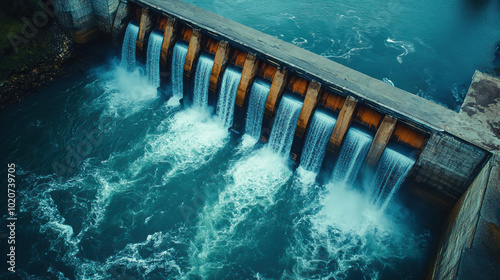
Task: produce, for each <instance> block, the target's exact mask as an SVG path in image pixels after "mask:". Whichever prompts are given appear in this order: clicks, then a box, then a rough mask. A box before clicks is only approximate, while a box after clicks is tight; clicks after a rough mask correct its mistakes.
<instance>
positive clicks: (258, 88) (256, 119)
mask: <svg viewBox="0 0 500 280" xmlns="http://www.w3.org/2000/svg"><path fill="white" fill-rule="evenodd" d="M270 89H271V85H270V84H269V83H268V82H266V81H264V80H262V79H256V80H255V82H254V83H253V85H252V90H251V92H250V101H249V103H248V109H247V118H246V122H245V133H247V134H249V135H250V136H252V137H253V138H255V139H259V138H260V133H261V128H262V118H263V116H264V108H265V106H266V99H267V95H268V94H269V90H270Z"/></svg>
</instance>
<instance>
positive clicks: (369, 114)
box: [356, 106, 384, 129]
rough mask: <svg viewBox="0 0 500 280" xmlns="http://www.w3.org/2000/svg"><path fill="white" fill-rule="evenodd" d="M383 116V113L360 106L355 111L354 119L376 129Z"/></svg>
mask: <svg viewBox="0 0 500 280" xmlns="http://www.w3.org/2000/svg"><path fill="white" fill-rule="evenodd" d="M383 118H384V115H382V114H380V113H379V112H376V111H374V110H372V109H370V108H368V107H365V106H360V107H359V109H358V111H357V112H356V119H357V120H358V121H360V122H362V123H364V124H366V125H368V126H369V127H370V128H375V129H377V128H378V126H379V125H380V122H381V121H382V119H383Z"/></svg>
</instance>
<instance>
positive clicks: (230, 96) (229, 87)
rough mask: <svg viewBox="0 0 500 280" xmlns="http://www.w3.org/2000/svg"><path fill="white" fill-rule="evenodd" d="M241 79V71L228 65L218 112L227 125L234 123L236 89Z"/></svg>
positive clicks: (218, 115)
mask: <svg viewBox="0 0 500 280" xmlns="http://www.w3.org/2000/svg"><path fill="white" fill-rule="evenodd" d="M240 79H241V72H240V71H239V70H236V69H234V68H232V67H228V68H227V69H226V71H225V72H224V76H223V78H222V85H221V89H220V92H219V99H218V101H217V108H216V111H215V112H216V114H217V117H218V118H219V121H220V122H221V123H222V124H223V125H224V126H225V127H230V126H231V125H233V119H234V101H235V100H236V91H237V90H238V85H239V83H240Z"/></svg>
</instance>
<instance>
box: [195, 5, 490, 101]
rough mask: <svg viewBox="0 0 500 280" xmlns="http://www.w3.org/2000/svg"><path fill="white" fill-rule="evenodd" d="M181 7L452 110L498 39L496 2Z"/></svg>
mask: <svg viewBox="0 0 500 280" xmlns="http://www.w3.org/2000/svg"><path fill="white" fill-rule="evenodd" d="M187 2H189V3H191V4H194V5H197V6H199V7H201V8H204V9H207V10H209V11H212V12H214V13H217V14H219V15H221V16H224V17H227V18H229V19H232V20H234V21H237V22H239V23H242V24H244V25H247V26H250V27H252V28H255V29H257V30H260V31H262V32H264V33H267V34H269V35H271V36H274V37H276V38H279V39H282V40H284V41H286V42H289V43H292V44H295V45H298V46H300V47H302V48H305V49H307V50H310V51H312V52H314V53H317V54H320V55H322V56H324V57H328V58H330V59H332V60H334V61H336V62H338V63H340V64H343V65H345V66H348V67H351V68H353V69H355V70H358V71H360V72H362V73H365V74H367V75H370V76H372V77H374V78H377V79H380V80H384V81H386V82H387V83H389V84H393V85H395V86H396V87H399V88H402V89H404V90H406V91H409V92H411V93H414V94H417V95H419V96H422V97H425V98H427V99H430V100H433V101H435V102H436V103H439V104H442V105H444V106H445V107H448V108H450V109H453V110H458V109H459V107H460V105H461V103H462V101H463V98H464V96H465V93H466V91H467V88H468V87H469V84H470V82H471V80H472V75H473V74H474V71H475V70H476V69H479V70H481V71H492V69H493V60H494V53H495V45H496V42H498V41H500V29H499V28H498V26H500V2H498V1H488V0H486V1H475V0H451V1H431V0H424V1H405V0H389V1H372V0H360V1H335V0H333V1H325V0H312V1H303V0H300V1H299V0H290V1H280V0H269V1H249V0H238V1H229V0H214V1H203V0H187Z"/></svg>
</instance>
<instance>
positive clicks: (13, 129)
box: [0, 49, 433, 279]
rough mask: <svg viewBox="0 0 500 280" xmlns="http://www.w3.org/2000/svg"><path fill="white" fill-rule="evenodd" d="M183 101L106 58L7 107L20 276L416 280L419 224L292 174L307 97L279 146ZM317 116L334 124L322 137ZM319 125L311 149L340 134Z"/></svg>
mask: <svg viewBox="0 0 500 280" xmlns="http://www.w3.org/2000/svg"><path fill="white" fill-rule="evenodd" d="M180 50H181V49H178V50H177V51H180ZM174 53H175V51H174ZM174 56H176V57H177V58H176V59H177V60H176V62H175V63H174V65H176V66H178V67H180V66H181V65H183V63H182V62H179V61H180V60H182V56H183V55H182V52H180V53H178V54H174ZM174 71H175V69H174ZM226 72H227V71H226ZM181 75H182V74H181ZM231 75H234V76H236V77H239V73H237V72H235V73H231ZM181 77H182V76H181ZM233 80H239V78H235V79H233ZM230 81H231V80H230V79H229V80H228V81H227V85H228V86H227V87H226V88H225V89H223V91H224V90H227V91H232V90H233V89H234V88H232V86H231V85H232V84H233V83H232V82H230ZM221 90H222V89H221ZM221 94H222V95H223V96H227V97H225V98H232V97H230V95H229V94H228V92H221ZM179 98H180V96H179V95H175V96H174V97H172V98H171V99H169V100H165V99H164V97H163V96H160V95H158V93H157V90H156V87H155V86H153V85H151V83H149V82H148V80H147V77H146V76H145V75H144V72H143V71H140V70H139V69H134V70H132V71H129V70H127V69H125V68H124V67H122V66H120V65H119V63H109V64H105V65H102V67H99V68H97V69H94V70H92V71H90V72H89V73H86V74H82V75H80V76H78V77H74V78H71V79H67V80H63V81H59V82H57V83H55V84H54V85H52V86H51V87H48V88H46V89H45V90H43V91H42V92H40V93H38V94H37V95H33V96H31V97H29V98H27V100H26V101H25V102H24V103H23V104H19V105H12V106H10V107H8V108H7V109H5V110H3V111H1V112H0V116H1V118H2V120H4V121H2V122H1V123H0V129H2V131H4V133H5V135H8V136H9V137H3V138H2V140H1V141H2V142H1V143H0V144H1V146H2V149H0V155H1V156H2V158H4V159H6V160H7V161H8V162H9V163H10V162H14V163H15V164H16V170H17V171H16V176H17V177H16V178H17V179H16V180H17V182H18V184H17V189H16V191H17V193H16V195H17V197H18V200H17V218H18V220H17V225H16V246H17V247H16V249H17V252H18V255H17V259H16V263H17V265H16V275H18V276H19V278H20V279H304V278H306V279H307V278H314V279H317V278H328V277H330V276H331V277H335V278H336V279H394V278H399V277H400V276H401V275H404V277H407V278H408V279H415V278H419V277H420V276H421V275H422V273H421V272H422V271H424V269H425V265H426V261H427V260H428V258H429V254H430V249H431V246H430V244H432V242H433V237H432V236H430V235H429V227H428V226H426V225H425V224H424V225H421V224H420V223H416V222H409V221H415V220H417V213H413V212H410V211H409V210H408V209H406V208H404V207H403V206H400V204H399V203H397V200H395V199H392V200H391V201H392V202H391V203H389V204H388V205H386V207H385V211H381V210H380V206H379V205H378V204H377V203H375V202H374V201H373V200H371V198H370V196H369V195H366V193H364V192H361V191H359V190H357V189H355V188H349V187H347V186H345V185H343V184H339V183H336V182H334V181H332V182H327V183H326V184H320V185H318V183H317V182H316V181H315V178H316V175H317V174H316V172H312V171H310V170H309V171H307V170H305V169H304V168H302V167H299V168H297V169H295V168H294V167H293V166H292V165H291V163H290V161H289V158H288V151H289V150H290V145H291V141H292V140H293V137H292V136H293V132H294V130H293V128H294V127H295V124H296V123H297V118H298V113H300V108H301V105H302V103H301V102H299V101H296V100H294V99H291V98H289V97H287V96H284V97H283V99H282V101H281V103H280V105H279V108H278V113H277V117H276V120H275V125H274V128H273V131H272V133H271V134H272V135H271V139H272V141H270V143H268V144H264V145H262V144H257V145H255V142H256V141H255V139H253V138H252V137H247V135H244V136H243V137H238V136H236V135H234V134H231V133H230V132H229V131H228V122H227V121H226V120H227V118H226V117H224V118H221V115H214V114H213V113H212V112H211V111H210V110H209V108H200V107H198V106H193V107H192V108H190V107H188V106H186V107H182V106H181V105H180V103H179ZM219 100H221V99H219ZM225 102H227V103H230V101H227V100H226V101H225ZM231 102H233V103H234V99H233V101H231ZM224 104H225V103H224ZM233 108H234V106H233ZM225 112H229V110H226V111H225ZM228 114H229V113H228ZM224 116H226V115H224ZM317 118H326V119H323V121H326V124H327V125H326V126H325V127H323V128H321V127H322V125H320V127H318V128H317V129H315V128H314V127H316V122H317V121H315V120H317ZM315 120H313V123H312V127H313V128H311V129H309V131H308V132H307V133H308V135H307V138H309V139H317V140H318V142H317V143H320V142H321V143H323V142H324V141H323V140H321V141H320V140H319V139H322V137H317V136H318V135H321V134H323V133H317V132H318V131H324V132H325V133H324V134H328V133H331V131H330V129H331V128H332V127H331V125H332V121H333V119H332V118H330V117H327V116H323V115H318V113H316V114H315ZM276 128H278V129H276ZM309 134H310V135H309ZM348 138H349V136H348ZM249 139H250V140H249ZM310 141H313V140H310ZM310 141H309V142H310ZM315 141H316V140H314V141H313V142H315ZM311 143H312V142H311ZM323 144H324V143H323ZM323 144H321V145H323ZM385 157H387V158H388V159H391V158H393V157H394V154H389V153H387V154H386V153H384V157H383V159H382V161H383V162H386V160H385V159H384V158H385ZM304 161H305V160H304ZM392 162H394V161H392ZM6 163H7V162H6ZM318 164H320V163H318ZM315 166H316V164H315ZM391 166H393V165H391V161H390V160H389V161H387V164H384V165H383V167H381V168H382V169H384V170H386V169H390V168H392V167H391ZM398 172H401V171H398ZM377 180H378V181H380V182H383V181H384V180H385V179H384V178H380V179H377ZM386 181H387V180H386ZM391 195H392V194H391ZM0 199H6V198H4V197H1V198H0ZM4 201H6V200H4ZM2 211H3V212H1V213H2V223H5V221H6V217H7V213H6V209H2ZM2 228H3V229H5V228H6V227H5V225H4V224H2ZM0 233H2V232H0ZM2 241H3V240H2ZM3 248H6V247H5V246H4V247H3ZM21 252H22V253H21ZM6 253H7V252H5V251H2V254H3V255H4V256H5V255H6ZM2 265H3V266H4V267H2V270H1V271H0V278H2V279H8V277H10V276H12V275H11V274H8V273H7V270H6V267H5V266H6V262H3V264H2Z"/></svg>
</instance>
